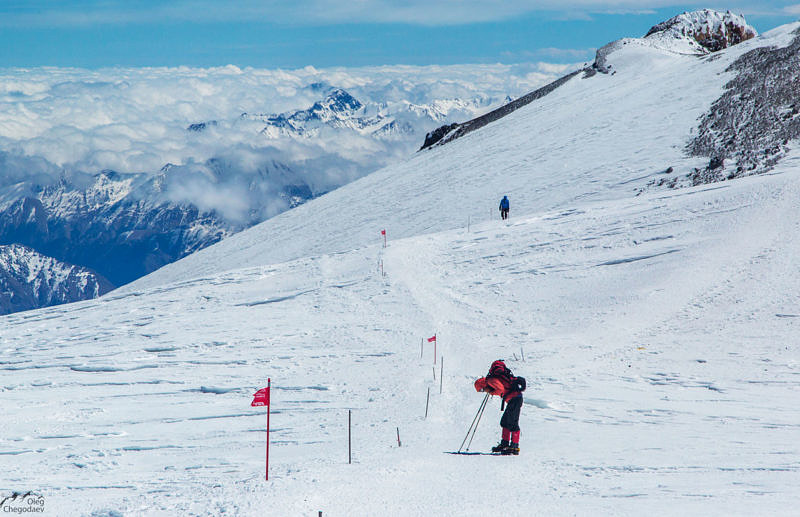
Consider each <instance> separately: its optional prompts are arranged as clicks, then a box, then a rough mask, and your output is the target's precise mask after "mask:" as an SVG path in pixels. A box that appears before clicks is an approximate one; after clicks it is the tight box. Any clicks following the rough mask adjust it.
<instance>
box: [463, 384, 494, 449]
mask: <svg viewBox="0 0 800 517" xmlns="http://www.w3.org/2000/svg"><path fill="white" fill-rule="evenodd" d="M488 399H489V394H488V393H487V394H486V396H485V397H483V401H482V402H481V405H480V407H478V412H477V413H475V416H474V417H473V418H472V423H471V424H469V429H467V435H466V436H465V437H464V440H463V441H462V442H461V447H459V448H458V452H459V453H460V452H461V449H463V448H464V444H465V443H467V438H469V433H470V432H471V431H472V426H473V425H475V421H476V420H477V419H478V415H480V414H481V413H482V412H483V409H484V408H485V407H486V401H487V400H488Z"/></svg>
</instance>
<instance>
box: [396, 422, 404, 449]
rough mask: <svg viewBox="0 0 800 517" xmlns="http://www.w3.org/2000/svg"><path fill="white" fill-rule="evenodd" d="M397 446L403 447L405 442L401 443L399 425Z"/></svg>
mask: <svg viewBox="0 0 800 517" xmlns="http://www.w3.org/2000/svg"><path fill="white" fill-rule="evenodd" d="M397 446H398V447H402V446H403V444H402V443H400V428H399V427H398V428H397Z"/></svg>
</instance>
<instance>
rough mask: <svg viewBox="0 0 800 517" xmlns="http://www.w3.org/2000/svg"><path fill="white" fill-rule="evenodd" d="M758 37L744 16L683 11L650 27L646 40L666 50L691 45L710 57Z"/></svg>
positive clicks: (691, 47) (693, 48)
mask: <svg viewBox="0 0 800 517" xmlns="http://www.w3.org/2000/svg"><path fill="white" fill-rule="evenodd" d="M757 35H758V33H757V32H756V30H755V29H754V28H753V27H752V26H750V25H748V24H747V21H746V20H745V19H744V17H743V16H741V15H737V14H733V13H731V12H730V11H727V12H725V13H721V12H719V11H714V10H712V9H703V10H700V11H692V12H690V13H687V12H684V13H682V14H679V15H678V16H675V17H673V18H670V19H669V20H667V21H665V22H662V23H659V24H658V25H656V26H654V27H653V28H651V29H650V30H649V31H648V33H647V34H646V35H645V39H648V40H651V41H654V42H660V43H662V44H664V45H665V46H666V47H667V48H671V47H678V48H676V50H681V49H680V47H684V48H685V47H686V46H688V48H689V50H690V51H691V52H693V53H698V54H707V53H709V52H716V51H718V50H722V49H724V48H728V47H730V46H733V45H736V44H739V43H741V42H743V41H747V40H749V39H751V38H754V37H756V36H757Z"/></svg>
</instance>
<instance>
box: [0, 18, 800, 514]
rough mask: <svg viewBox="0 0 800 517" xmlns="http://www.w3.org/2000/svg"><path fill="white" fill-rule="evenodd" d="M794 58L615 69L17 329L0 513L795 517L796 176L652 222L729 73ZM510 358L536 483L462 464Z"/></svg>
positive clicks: (489, 434)
mask: <svg viewBox="0 0 800 517" xmlns="http://www.w3.org/2000/svg"><path fill="white" fill-rule="evenodd" d="M787 34H788V32H780V31H779V32H775V33H773V37H772V38H762V39H759V40H757V41H750V42H747V43H746V44H743V45H742V48H733V49H730V50H726V51H723V52H722V53H720V54H719V55H720V56H722V57H720V58H719V59H715V60H700V59H697V58H694V57H689V56H681V55H676V54H674V53H669V52H665V51H662V50H658V49H653V48H645V47H641V46H624V47H622V48H620V49H619V50H618V51H616V52H615V53H613V54H611V55H610V56H609V57H608V59H609V62H610V63H611V64H612V65H613V66H614V69H615V70H616V71H617V73H616V74H614V75H607V76H606V75H602V74H598V75H596V76H594V77H592V78H590V79H581V78H580V77H578V78H575V79H573V80H571V81H570V82H569V83H567V84H566V85H565V86H563V87H562V88H559V89H558V90H556V91H555V92H554V93H553V94H551V95H548V96H547V97H545V98H544V99H541V100H540V101H537V102H535V103H533V104H531V105H529V106H528V107H526V108H523V109H521V110H519V111H517V112H515V113H513V114H512V115H510V116H508V117H506V118H504V119H502V120H500V121H498V122H496V123H494V124H491V125H489V126H487V127H485V128H483V129H481V130H479V131H476V132H474V133H472V134H470V135H467V136H465V137H464V138H462V139H459V140H456V141H454V142H451V143H449V144H448V145H446V146H442V147H439V148H436V149H433V150H430V151H426V152H422V153H418V154H417V155H415V156H414V157H413V158H412V159H410V160H408V161H407V162H406V163H404V164H401V165H398V166H393V167H390V168H388V169H385V170H382V171H379V172H377V173H375V174H372V175H369V176H367V177H365V178H363V179H362V180H359V181H357V182H354V183H352V184H350V185H348V186H346V187H343V188H341V189H339V190H337V191H335V192H332V193H331V194H328V195H325V196H323V197H321V198H318V199H316V200H313V201H311V202H309V203H307V204H305V205H303V206H301V207H298V208H297V209H294V210H292V211H290V212H288V213H285V214H283V215H281V216H278V217H276V218H274V219H272V220H270V221H267V222H265V223H263V224H261V225H259V226H257V227H254V228H252V229H250V230H248V231H245V232H242V233H241V234H238V235H236V236H233V237H231V238H229V239H226V240H225V241H223V242H221V243H220V244H218V245H215V246H213V247H211V248H208V249H206V250H204V251H202V252H199V253H197V254H195V255H192V256H190V257H188V258H187V259H184V260H182V261H179V262H177V263H175V264H173V265H170V266H167V267H165V268H163V269H162V270H160V271H159V272H157V273H155V274H153V275H151V276H148V277H146V278H144V279H142V280H140V281H137V282H136V283H135V284H132V285H131V286H129V287H126V288H124V289H121V290H118V291H115V292H112V293H110V294H109V295H106V296H104V297H101V298H100V299H98V300H92V301H88V302H81V303H78V304H72V305H68V306H61V307H55V308H49V309H43V310H39V311H34V312H29V313H21V314H16V315H12V316H8V317H5V318H2V319H0V325H2V327H0V328H1V329H2V331H1V332H0V350H2V356H0V357H2V364H0V370H2V371H3V376H2V383H0V386H1V387H2V388H0V389H2V391H0V396H1V397H2V400H3V409H4V413H5V418H3V419H2V420H0V462H2V463H0V465H2V467H3V468H2V469H0V472H2V474H1V475H0V494H6V493H10V492H11V491H12V490H33V491H35V492H38V493H42V494H44V496H45V498H46V511H47V512H50V514H52V515H222V514H224V515H270V516H272V515H275V516H283V515H317V512H318V511H322V512H323V515H467V516H472V515H474V516H478V515H481V516H483V515H490V514H491V515H493V514H496V513H497V512H498V511H499V510H500V509H502V512H503V514H504V515H520V516H523V515H598V514H599V515H642V514H645V513H656V514H659V515H756V514H767V515H793V514H796V509H797V507H798V504H800V494H799V493H798V491H797V486H800V445H798V444H800V408H798V405H797V397H798V392H799V391H800V354H799V353H798V350H797V338H798V336H799V335H800V327H798V325H800V307H798V302H800V299H798V293H800V276H798V275H797V266H796V264H795V263H794V258H795V257H796V256H797V255H798V253H800V222H798V221H797V218H796V217H795V214H796V213H797V210H798V204H799V203H800V202H799V201H798V200H800V154H798V153H794V154H792V155H790V157H789V158H787V159H786V160H785V161H783V162H782V163H781V164H780V165H779V166H778V167H777V168H776V169H775V170H774V171H773V172H772V173H771V174H769V175H763V176H758V177H749V178H743V179H739V180H736V181H730V182H725V183H721V184H714V185H709V186H703V187H694V188H685V189H676V190H666V191H657V190H646V191H645V192H644V193H642V194H641V195H638V196H637V195H636V193H637V192H638V189H639V188H641V187H642V186H644V185H645V184H646V183H647V182H648V181H650V180H651V179H653V178H654V177H658V175H659V174H661V173H662V172H663V171H664V170H665V169H667V167H669V166H672V167H674V169H675V172H674V173H673V174H682V173H685V172H686V171H687V170H688V169H689V168H690V167H691V166H693V165H694V164H695V162H696V160H695V159H689V158H686V157H685V156H684V153H683V146H684V145H685V142H686V141H687V139H688V137H689V135H690V134H691V132H692V128H693V127H694V126H695V124H696V121H697V118H698V117H699V116H700V114H702V113H703V112H704V110H705V109H707V108H708V106H710V104H711V103H712V102H713V100H714V99H715V98H716V97H718V96H719V94H720V92H721V91H722V87H723V85H724V83H725V82H726V80H727V77H728V76H727V74H724V73H723V71H724V70H725V68H726V67H727V64H729V63H730V61H731V60H732V59H734V58H735V57H736V56H738V55H740V53H741V52H743V51H746V50H747V49H749V48H753V47H754V46H755V45H766V44H776V43H777V42H779V41H782V40H781V38H784V39H785V38H786V35H787ZM502 194H509V198H510V200H511V219H510V220H509V221H504V222H501V221H499V220H498V219H497V217H496V209H497V203H498V202H499V199H500V197H502ZM490 214H491V217H492V218H491V220H490V219H489V217H490ZM383 228H386V229H387V233H388V237H389V242H388V244H389V245H388V247H387V248H383V246H382V241H381V238H380V230H381V229H383ZM434 333H436V335H437V336H438V343H437V347H438V348H437V355H438V356H439V357H438V358H437V360H436V364H435V365H434V364H433V363H434V356H433V350H432V349H431V344H428V343H425V348H424V351H423V356H422V358H420V346H421V344H422V342H423V340H424V338H427V337H429V336H431V335H433V334H434ZM442 357H443V359H444V365H443V371H444V378H443V379H442V378H441V377H440V372H441V370H440V368H441V367H442V364H441V360H442ZM498 357H504V358H505V359H507V360H508V361H509V364H510V366H511V367H512V369H514V371H515V372H516V373H517V374H518V375H523V376H525V377H526V378H527V379H528V386H529V387H528V390H527V391H526V393H525V406H524V408H523V411H522V416H521V422H520V425H521V427H522V435H521V448H522V452H521V455H520V456H518V457H499V458H496V457H487V456H455V455H449V454H445V453H446V452H447V451H455V450H457V449H458V447H459V445H460V443H461V441H462V439H463V437H464V433H466V431H467V427H468V426H469V423H470V421H471V420H472V418H473V416H474V414H475V411H476V410H477V408H478V405H479V403H480V400H481V397H480V395H479V394H476V393H475V392H474V390H473V388H472V381H473V380H474V379H475V378H477V377H479V376H481V375H483V374H485V372H486V369H487V368H488V365H489V363H490V362H491V361H492V360H494V359H497V358H498ZM267 377H270V378H271V379H272V382H273V388H274V392H273V397H272V403H273V407H272V415H271V425H272V431H273V434H272V445H271V448H270V454H271V457H270V460H271V470H270V480H269V481H268V482H267V481H264V480H263V466H264V432H263V429H264V425H265V415H264V411H263V409H259V408H251V407H250V406H249V404H250V400H251V395H252V393H253V392H255V391H256V390H257V389H258V388H261V387H263V386H264V384H265V382H266V378H267ZM434 377H435V378H434ZM440 381H443V382H442V393H441V394H440V393H439V386H440ZM428 389H430V407H429V409H428V416H427V418H425V417H424V415H425V403H426V395H427V393H428ZM498 406H499V402H498V401H496V400H494V401H493V402H492V403H491V404H490V405H489V407H488V409H487V410H486V414H485V415H484V417H483V420H482V421H481V423H480V426H479V428H478V432H477V435H476V437H475V441H474V442H473V446H472V449H473V450H487V449H488V448H489V446H490V445H493V444H494V443H495V442H496V440H497V439H498V438H499V428H498V421H499V418H500V412H499V410H498V409H499V408H498ZM349 410H352V418H353V441H352V444H353V464H348V455H347V453H348V449H347V418H348V411H349ZM398 429H399V434H400V439H401V441H402V446H398V443H397V431H398Z"/></svg>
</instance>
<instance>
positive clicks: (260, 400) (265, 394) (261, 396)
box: [250, 379, 272, 481]
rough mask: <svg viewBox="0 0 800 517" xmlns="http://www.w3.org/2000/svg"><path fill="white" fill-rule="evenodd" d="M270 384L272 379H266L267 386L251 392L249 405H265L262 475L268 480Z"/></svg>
mask: <svg viewBox="0 0 800 517" xmlns="http://www.w3.org/2000/svg"><path fill="white" fill-rule="evenodd" d="M271 384H272V379H267V387H266V388H261V389H260V390H258V391H257V392H255V393H253V402H251V403H250V405H251V406H267V464H266V466H265V468H264V477H265V479H266V480H267V481H269V388H270V385H271Z"/></svg>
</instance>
